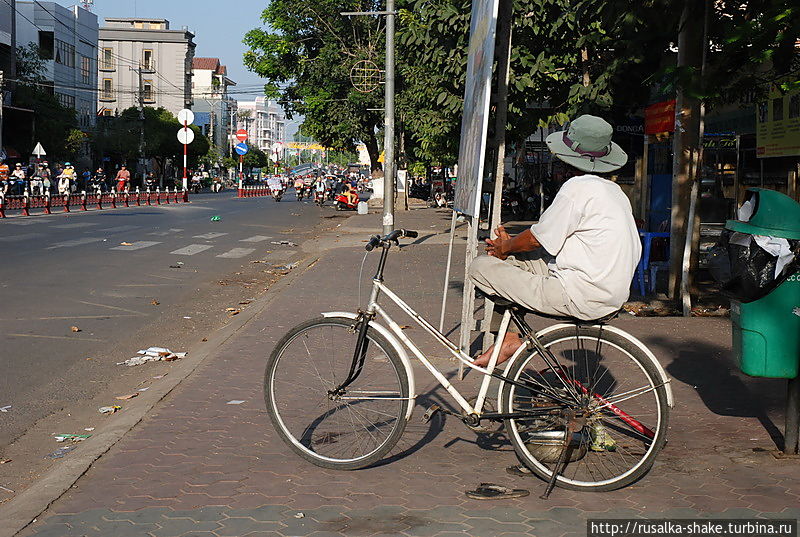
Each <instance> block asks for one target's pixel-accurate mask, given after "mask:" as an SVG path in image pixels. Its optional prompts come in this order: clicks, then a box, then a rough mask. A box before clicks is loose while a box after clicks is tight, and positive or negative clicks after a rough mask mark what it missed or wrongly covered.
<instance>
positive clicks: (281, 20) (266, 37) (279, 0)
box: [244, 0, 384, 170]
mask: <svg viewBox="0 0 800 537" xmlns="http://www.w3.org/2000/svg"><path fill="white" fill-rule="evenodd" d="M381 5H382V4H381V3H380V2H378V1H377V0H370V1H353V0H348V1H345V2H341V1H335V0H273V1H272V2H270V4H269V6H268V7H267V8H266V9H265V10H264V12H263V14H262V21H263V22H264V24H265V25H267V26H268V28H270V30H267V29H263V28H256V29H254V30H251V31H249V32H248V33H247V34H246V36H245V39H244V42H245V44H246V45H247V46H248V47H249V50H248V52H246V53H245V55H244V63H245V65H246V66H247V67H248V69H250V70H251V71H254V72H255V73H257V74H258V75H260V76H262V77H264V78H267V79H269V80H270V83H269V84H267V85H266V87H265V92H266V94H267V96H269V97H271V98H274V99H279V102H280V103H281V104H282V106H283V108H284V110H285V111H286V115H287V117H288V118H289V119H291V118H292V117H293V115H295V114H299V115H302V116H303V118H304V120H303V123H302V125H301V127H300V130H301V132H302V133H303V134H304V135H307V136H311V137H313V138H314V139H315V140H318V141H319V142H320V143H321V144H322V145H324V146H326V147H330V148H334V149H338V150H343V151H351V152H352V151H354V150H355V146H356V144H357V143H358V142H363V143H364V144H365V145H366V147H367V152H368V153H369V156H370V162H371V166H372V169H373V170H378V169H380V168H381V166H380V163H379V162H378V158H379V156H380V150H379V144H378V139H379V138H378V136H379V131H380V126H381V125H382V123H383V115H382V114H381V113H380V111H379V110H377V109H380V108H381V106H382V93H381V92H380V91H373V92H371V93H360V92H358V91H356V90H355V88H354V87H353V85H352V83H351V82H350V72H351V70H352V68H353V66H354V65H355V64H356V62H358V61H359V60H369V61H371V62H374V63H375V64H376V65H379V66H380V65H382V64H383V46H384V45H383V43H384V42H383V32H382V28H383V21H382V20H381V18H380V17H377V18H376V17H344V16H342V15H340V12H342V11H372V10H380V9H381Z"/></svg>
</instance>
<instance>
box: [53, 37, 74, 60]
mask: <svg viewBox="0 0 800 537" xmlns="http://www.w3.org/2000/svg"><path fill="white" fill-rule="evenodd" d="M55 60H56V63H60V64H61V65H64V66H66V67H75V46H74V45H70V44H69V43H66V42H64V41H61V40H60V39H56V57H55Z"/></svg>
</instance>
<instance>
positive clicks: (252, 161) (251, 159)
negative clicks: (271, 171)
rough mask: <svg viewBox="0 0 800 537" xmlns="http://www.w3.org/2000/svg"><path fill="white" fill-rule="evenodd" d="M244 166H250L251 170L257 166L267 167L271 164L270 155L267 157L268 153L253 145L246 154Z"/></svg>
mask: <svg viewBox="0 0 800 537" xmlns="http://www.w3.org/2000/svg"><path fill="white" fill-rule="evenodd" d="M244 166H245V167H246V168H250V169H251V170H252V169H255V168H265V167H266V166H269V157H267V154H266V153H264V152H263V151H261V150H260V149H259V148H257V147H256V146H254V145H252V146H250V147H249V149H248V150H247V153H246V154H245V155H244Z"/></svg>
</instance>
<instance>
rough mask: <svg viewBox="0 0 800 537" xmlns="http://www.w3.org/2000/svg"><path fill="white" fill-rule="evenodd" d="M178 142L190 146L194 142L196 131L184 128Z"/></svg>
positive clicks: (180, 131)
mask: <svg viewBox="0 0 800 537" xmlns="http://www.w3.org/2000/svg"><path fill="white" fill-rule="evenodd" d="M178 141H179V142H180V143H182V144H190V143H192V142H193V141H194V131H193V130H192V129H190V128H189V127H184V128H182V129H181V130H179V131H178Z"/></svg>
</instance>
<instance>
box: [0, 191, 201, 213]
mask: <svg viewBox="0 0 800 537" xmlns="http://www.w3.org/2000/svg"><path fill="white" fill-rule="evenodd" d="M162 203H164V204H170V203H189V192H188V191H187V190H178V188H177V187H175V189H174V190H170V189H169V188H166V189H164V191H163V192H162V191H161V190H160V189H159V188H156V189H155V191H154V192H151V191H150V189H146V190H145V191H144V192H142V191H140V190H139V189H138V188H137V189H136V190H135V191H134V192H128V191H127V190H126V191H125V192H102V193H100V192H92V193H88V192H86V191H83V192H80V193H75V194H63V195H62V194H57V195H50V193H45V194H43V195H39V194H37V195H31V194H30V193H28V192H27V191H26V192H25V194H23V195H22V196H6V195H3V194H2V193H0V218H6V213H7V212H8V211H15V210H16V211H21V212H22V215H23V216H30V215H31V209H42V212H41V213H40V214H52V212H53V209H54V208H61V210H62V211H63V212H65V213H68V212H70V211H71V210H72V209H77V210H80V211H88V210H90V209H91V208H93V209H96V210H103V209H106V208H110V209H116V208H117V207H130V206H131V205H132V204H133V205H135V206H137V207H139V206H142V205H161V204H162Z"/></svg>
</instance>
